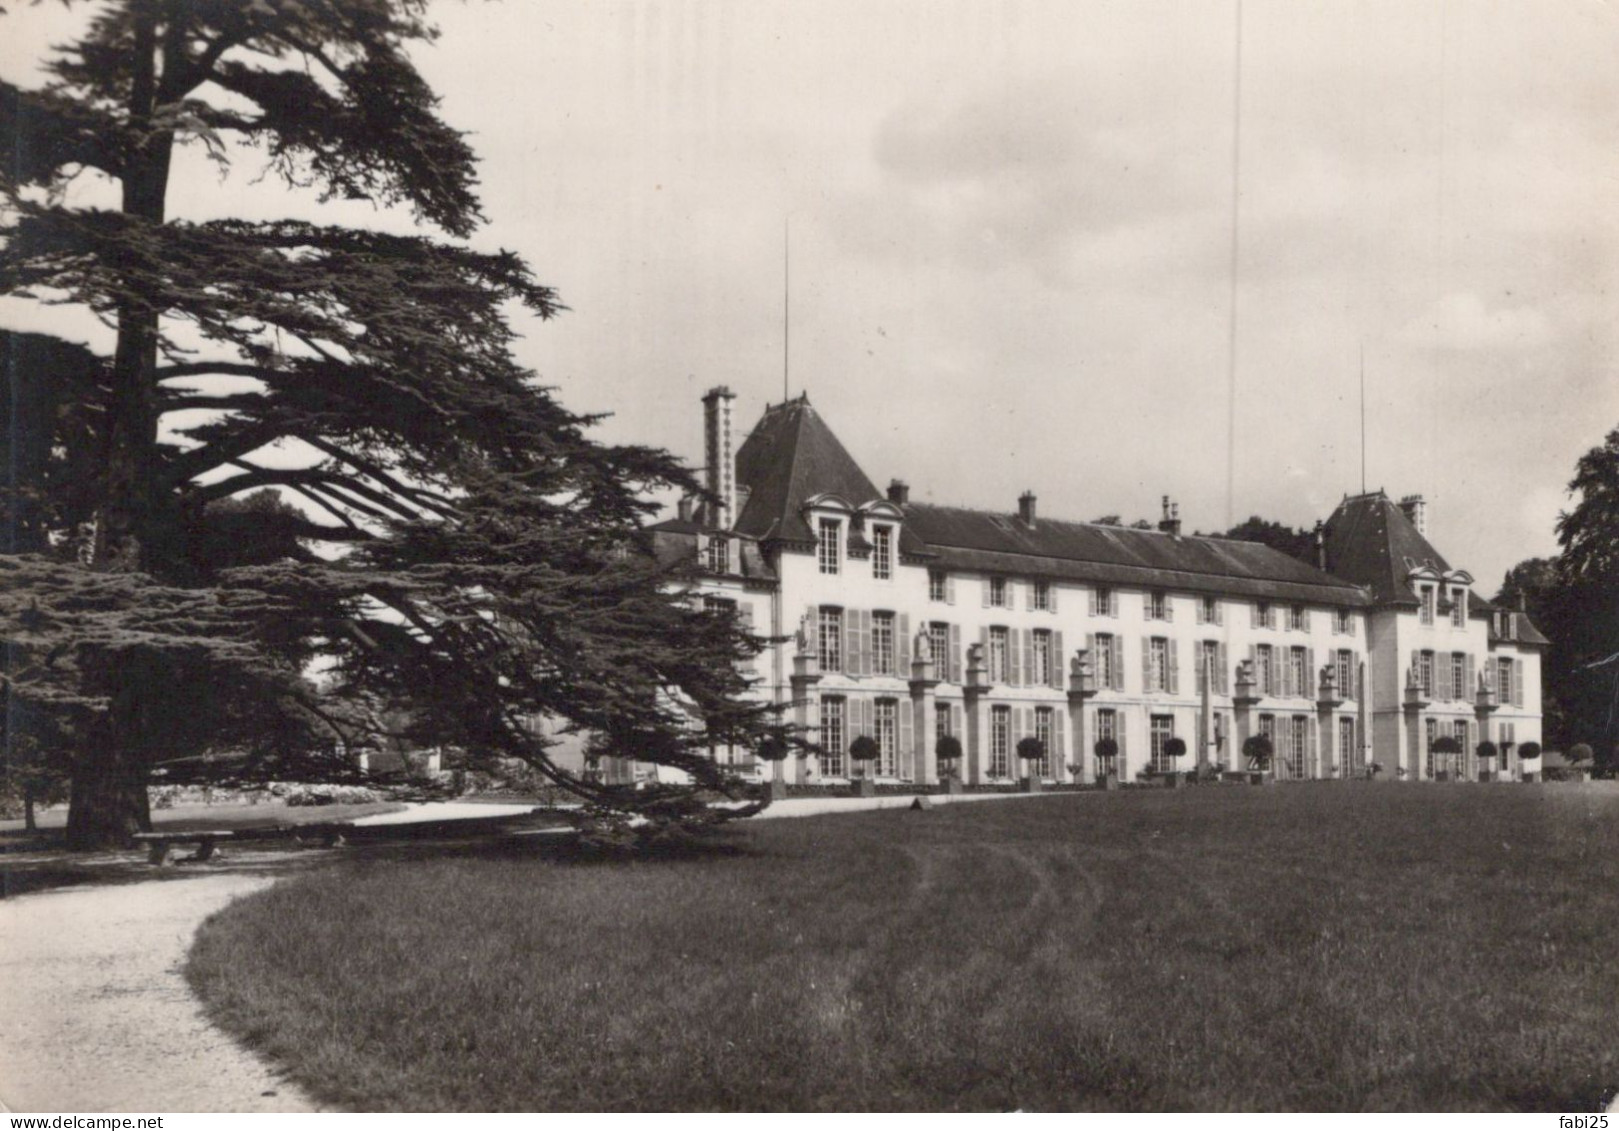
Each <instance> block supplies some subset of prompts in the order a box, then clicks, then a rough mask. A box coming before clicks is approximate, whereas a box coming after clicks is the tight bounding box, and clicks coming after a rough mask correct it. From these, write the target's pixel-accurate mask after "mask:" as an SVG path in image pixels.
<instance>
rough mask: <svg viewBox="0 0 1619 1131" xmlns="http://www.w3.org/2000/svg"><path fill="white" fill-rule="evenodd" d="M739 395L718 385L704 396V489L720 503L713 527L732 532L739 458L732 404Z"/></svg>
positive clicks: (710, 523)
mask: <svg viewBox="0 0 1619 1131" xmlns="http://www.w3.org/2000/svg"><path fill="white" fill-rule="evenodd" d="M734 400H736V394H735V393H733V392H731V389H730V387H729V386H727V385H715V386H714V387H713V388H712V389H710V390H708V392H707V393H705V394H704V395H703V458H704V461H705V463H704V475H703V486H704V487H706V488H708V493H709V494H710V495H713V496H714V498H715V499H717V500H718V502H717V504H715V510H714V512H713V513H712V514H711V515H710V518H711V521H710V522H709V523H708V525H710V526H714V527H718V528H719V529H721V530H729V529H730V528H731V525H732V523H734V522H735V521H736V456H735V454H734V449H733V448H732V445H731V402H732V401H734Z"/></svg>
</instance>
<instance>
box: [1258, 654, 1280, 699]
mask: <svg viewBox="0 0 1619 1131" xmlns="http://www.w3.org/2000/svg"><path fill="white" fill-rule="evenodd" d="M1254 682H1255V683H1256V684H1257V685H1258V686H1259V693H1260V694H1261V695H1275V694H1276V665H1275V663H1274V662H1273V657H1272V655H1271V646H1270V645H1269V644H1261V645H1259V647H1257V648H1255V649H1254Z"/></svg>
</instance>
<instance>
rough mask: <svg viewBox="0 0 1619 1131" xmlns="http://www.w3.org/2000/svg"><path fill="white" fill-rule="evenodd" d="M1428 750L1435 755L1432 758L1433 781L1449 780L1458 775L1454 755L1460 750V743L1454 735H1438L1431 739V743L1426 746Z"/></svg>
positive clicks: (1459, 752)
mask: <svg viewBox="0 0 1619 1131" xmlns="http://www.w3.org/2000/svg"><path fill="white" fill-rule="evenodd" d="M1428 752H1429V753H1430V754H1433V755H1435V758H1434V759H1433V778H1434V781H1450V780H1451V779H1452V778H1455V777H1457V776H1458V775H1457V773H1456V757H1457V755H1459V754H1461V752H1462V744H1461V743H1460V742H1457V741H1456V739H1455V737H1454V736H1452V735H1448V734H1442V735H1440V736H1439V737H1438V738H1436V739H1434V740H1433V745H1432V746H1430V747H1428Z"/></svg>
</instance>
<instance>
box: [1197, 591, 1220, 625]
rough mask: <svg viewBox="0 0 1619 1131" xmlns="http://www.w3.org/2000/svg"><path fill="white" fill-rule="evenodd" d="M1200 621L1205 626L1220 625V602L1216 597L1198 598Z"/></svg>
mask: <svg viewBox="0 0 1619 1131" xmlns="http://www.w3.org/2000/svg"><path fill="white" fill-rule="evenodd" d="M1198 611H1199V614H1200V615H1199V619H1200V620H1201V621H1202V622H1203V623H1204V624H1219V623H1220V601H1219V599H1218V598H1216V597H1200V598H1198Z"/></svg>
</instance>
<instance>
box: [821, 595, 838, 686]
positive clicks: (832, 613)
mask: <svg viewBox="0 0 1619 1131" xmlns="http://www.w3.org/2000/svg"><path fill="white" fill-rule="evenodd" d="M820 630H821V636H820V639H819V640H818V641H817V642H816V643H817V644H818V645H819V648H818V651H819V653H820V661H821V670H822V671H823V672H836V671H842V670H843V610H842V609H840V608H837V607H836V606H833V605H822V606H821V624H820Z"/></svg>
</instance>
